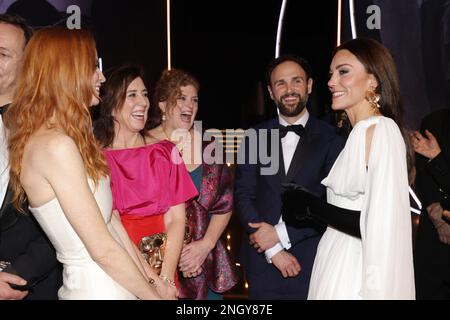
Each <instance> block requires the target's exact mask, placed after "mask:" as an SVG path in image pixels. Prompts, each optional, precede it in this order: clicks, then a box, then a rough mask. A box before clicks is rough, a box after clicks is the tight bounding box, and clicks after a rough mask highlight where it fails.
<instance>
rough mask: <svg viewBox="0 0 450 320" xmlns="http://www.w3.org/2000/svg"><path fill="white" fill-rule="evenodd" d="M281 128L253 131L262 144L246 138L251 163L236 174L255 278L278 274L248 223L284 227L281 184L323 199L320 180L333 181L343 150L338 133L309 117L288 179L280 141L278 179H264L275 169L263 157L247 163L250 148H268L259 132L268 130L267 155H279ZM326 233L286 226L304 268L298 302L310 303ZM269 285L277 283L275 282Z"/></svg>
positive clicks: (246, 259)
mask: <svg viewBox="0 0 450 320" xmlns="http://www.w3.org/2000/svg"><path fill="white" fill-rule="evenodd" d="M278 126H279V122H278V118H275V119H271V120H269V121H266V122H264V123H261V124H260V125H258V126H256V127H254V128H253V129H255V130H256V131H257V132H258V133H257V134H256V138H257V142H256V141H250V140H251V139H250V138H248V136H251V134H249V135H248V136H246V139H245V141H244V145H242V146H241V149H240V156H241V157H242V156H243V154H245V157H246V161H247V162H246V163H245V164H240V162H238V166H237V169H236V177H235V194H234V201H235V209H236V210H237V213H238V216H239V219H240V220H241V223H242V225H243V227H244V229H245V230H246V236H244V238H243V241H242V247H241V263H242V264H243V266H244V268H245V270H246V272H250V273H253V274H258V273H263V272H264V271H265V270H266V269H267V268H275V266H273V265H271V264H269V263H268V262H267V261H266V258H265V255H264V253H258V252H257V251H256V249H254V248H253V247H252V246H250V244H249V242H248V235H249V234H251V233H253V232H255V230H254V229H253V228H251V227H249V226H248V223H249V222H267V223H269V224H271V225H276V224H277V223H278V222H279V220H280V216H281V205H282V203H281V197H280V196H281V193H282V186H281V185H282V183H285V182H295V183H298V184H301V185H302V186H304V187H306V188H308V189H309V190H310V191H311V192H313V193H315V194H316V195H317V196H324V195H325V187H324V186H323V185H322V184H321V180H322V179H324V178H325V177H326V176H327V175H328V172H329V171H330V169H331V167H332V166H333V164H334V162H335V160H336V158H337V156H338V154H339V152H340V151H341V149H342V148H343V146H344V140H343V139H342V137H340V136H339V135H338V134H337V132H336V129H335V128H334V127H332V126H330V125H328V124H327V123H325V122H323V121H321V120H318V119H316V118H314V117H313V116H311V115H310V117H309V120H308V122H307V124H306V126H305V133H304V135H303V137H302V138H301V139H300V141H299V143H298V145H297V148H296V151H295V153H294V156H293V158H292V161H291V164H290V167H289V171H288V172H287V174H285V169H284V162H283V153H282V146H281V141H280V140H278V143H279V154H278V155H276V154H274V158H276V159H277V160H278V161H279V169H278V172H277V173H276V174H273V175H261V171H260V170H261V169H262V168H264V167H266V168H267V167H269V166H270V165H271V164H263V163H262V162H261V159H260V157H257V163H256V164H251V163H248V159H249V157H248V156H249V147H251V145H249V144H254V143H257V145H258V146H259V147H261V146H262V145H264V143H263V144H262V143H261V142H262V141H261V139H266V138H265V135H264V133H262V131H261V130H260V129H267V137H268V138H267V143H266V144H265V145H267V149H269V150H264V152H267V153H268V154H271V152H273V151H274V150H270V149H271V143H270V142H271V141H270V137H271V135H270V130H271V129H277V128H278ZM259 147H258V149H259ZM258 151H261V150H258ZM267 153H266V154H267ZM250 158H251V157H250ZM241 159H242V158H241ZM321 231H323V230H320V228H317V227H314V226H313V225H311V227H305V228H302V229H297V228H294V227H290V226H287V232H288V235H289V240H290V242H291V245H292V247H291V248H290V249H289V250H288V251H289V252H290V253H291V254H293V255H294V256H295V257H296V258H297V260H298V261H299V263H300V264H301V267H302V271H301V273H300V276H299V277H298V278H299V279H298V281H300V282H302V284H303V285H301V287H303V289H300V288H297V289H298V290H300V291H303V292H300V293H299V296H298V297H299V298H306V294H307V288H308V285H309V277H310V274H311V269H312V265H313V261H314V256H315V252H316V247H317V244H318V241H319V239H320V236H321ZM267 280H268V281H272V279H267Z"/></svg>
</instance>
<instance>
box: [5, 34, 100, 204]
mask: <svg viewBox="0 0 450 320" xmlns="http://www.w3.org/2000/svg"><path fill="white" fill-rule="evenodd" d="M95 72H96V48H95V41H94V38H93V36H92V35H91V33H89V32H88V31H86V30H69V29H66V28H63V27H50V28H44V29H41V30H39V31H38V32H36V34H35V35H34V36H33V37H32V38H31V40H30V42H29V43H28V45H27V47H26V49H25V52H24V58H23V67H22V70H21V72H20V74H19V75H18V82H17V83H18V84H17V88H16V92H15V95H14V97H13V103H12V104H11V106H10V107H9V109H8V111H7V112H6V114H5V117H4V121H5V126H6V128H7V130H8V150H9V161H10V179H11V186H12V189H13V192H14V198H13V203H14V205H15V206H16V207H18V208H19V207H20V205H21V204H22V203H23V201H24V200H25V198H26V196H25V192H24V189H23V188H22V185H21V183H20V175H21V172H22V158H23V154H24V148H25V146H26V144H27V142H28V141H29V139H30V137H31V136H32V135H33V134H34V133H35V132H36V131H37V130H38V129H39V128H41V127H42V126H43V125H44V126H46V127H47V128H49V129H52V128H55V129H58V130H62V131H63V132H64V133H65V134H67V135H68V136H69V137H70V138H72V139H73V141H74V142H75V143H76V145H77V147H78V150H79V151H80V154H81V156H82V159H83V162H84V166H85V168H86V172H87V175H88V176H89V177H90V178H91V179H92V180H93V181H94V182H95V183H96V184H97V183H98V181H99V179H100V178H102V177H104V176H106V175H108V172H109V171H108V167H107V165H106V161H105V159H104V158H103V155H102V153H101V150H100V147H99V145H98V143H97V142H96V140H95V138H94V135H93V133H92V121H91V117H90V114H89V107H90V104H91V101H92V97H93V96H94V95H96V92H95V90H94V88H93V84H92V79H93V75H94V73H95Z"/></svg>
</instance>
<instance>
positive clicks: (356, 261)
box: [289, 39, 415, 299]
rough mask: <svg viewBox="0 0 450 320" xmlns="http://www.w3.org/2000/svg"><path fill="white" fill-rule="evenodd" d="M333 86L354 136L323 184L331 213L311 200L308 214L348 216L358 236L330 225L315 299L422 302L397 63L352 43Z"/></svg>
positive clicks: (341, 56)
mask: <svg viewBox="0 0 450 320" xmlns="http://www.w3.org/2000/svg"><path fill="white" fill-rule="evenodd" d="M328 86H329V89H330V91H331V93H332V108H333V109H334V110H339V111H344V112H345V115H346V119H345V121H349V122H350V124H351V126H352V127H353V130H352V131H351V132H350V135H349V137H348V140H347V143H346V145H345V147H344V149H343V150H342V152H341V154H340V155H339V156H338V158H337V159H336V162H335V164H334V166H333V168H332V169H331V171H330V173H329V175H328V177H326V178H325V179H324V180H323V181H322V183H323V184H324V185H325V186H326V187H327V202H328V204H329V205H327V204H323V202H321V201H320V199H317V198H315V199H314V196H311V195H307V197H306V199H309V198H311V199H313V200H308V201H310V202H311V203H309V204H306V206H307V207H308V208H311V210H313V209H312V208H313V207H314V206H315V207H314V208H315V209H314V210H315V211H316V213H318V211H319V209H317V208H322V211H324V210H323V209H324V208H328V212H332V214H333V215H334V216H333V222H335V221H334V219H336V215H335V214H342V212H343V211H346V213H347V214H346V217H345V219H348V218H349V217H353V218H354V222H353V224H352V226H353V227H354V228H356V229H358V230H357V232H355V231H351V232H349V231H348V230H350V229H351V228H350V229H348V226H345V227H346V228H347V229H345V230H346V231H347V233H345V232H342V231H339V230H344V229H343V228H338V227H336V226H337V224H333V223H331V222H330V221H331V219H329V220H328V221H326V220H325V221H326V222H328V224H329V225H328V228H327V230H326V231H325V233H324V235H323V236H322V238H321V240H320V243H319V246H318V249H317V253H316V258H315V262H314V267H313V271H312V275H311V281H310V287H309V294H308V299H414V298H415V288H414V270H413V255H412V232H411V216H410V209H409V195H408V185H409V179H408V168H407V167H408V166H407V162H408V161H407V158H408V157H409V152H407V148H406V145H405V141H407V140H405V139H404V137H405V136H406V135H405V134H403V132H402V127H401V104H400V99H399V84H398V77H397V72H396V68H395V64H394V61H393V59H392V57H391V55H390V54H389V52H388V51H387V49H386V48H384V47H383V46H382V45H381V44H380V43H378V42H376V41H375V40H370V39H354V40H351V41H349V42H347V43H344V44H343V45H341V46H340V47H338V48H337V49H336V50H335V54H334V57H333V60H332V62H331V66H330V80H329V82H328ZM301 192H303V191H299V192H298V193H297V194H296V193H295V192H294V193H293V194H292V195H293V196H294V197H296V198H294V197H291V198H292V199H290V200H289V201H290V203H294V204H295V203H296V204H297V208H295V206H292V205H291V207H293V208H294V209H293V210H294V211H295V210H297V211H298V210H299V209H298V207H302V206H305V204H304V203H300V202H302V201H303V202H304V200H298V199H300V198H299V196H300V195H301V194H302V193H301ZM308 197H309V198H308ZM295 199H297V200H295ZM295 201H297V202H295ZM313 202H314V203H315V204H313ZM318 202H320V203H322V204H323V205H319V206H318V205H317V203H318ZM331 205H332V206H331ZM302 208H303V207H302ZM305 208H306V207H305ZM342 208H343V209H347V210H343V209H342ZM314 210H313V211H314ZM348 210H351V211H348ZM349 213H350V216H349ZM358 213H359V214H358ZM322 214H323V213H322ZM318 216H320V213H319V215H318ZM328 218H329V213H328ZM331 225H334V226H335V227H332V226H331ZM338 229H339V230H338ZM350 234H353V235H350ZM358 235H360V238H359V237H357V236H358Z"/></svg>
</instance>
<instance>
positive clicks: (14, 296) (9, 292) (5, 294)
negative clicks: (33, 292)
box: [0, 272, 28, 300]
mask: <svg viewBox="0 0 450 320" xmlns="http://www.w3.org/2000/svg"><path fill="white" fill-rule="evenodd" d="M9 284H15V285H18V286H23V285H26V284H27V282H26V281H25V280H24V279H22V278H21V277H18V276H16V275H13V274H11V273H7V272H0V300H22V299H23V298H25V297H26V296H27V294H28V291H20V290H14V289H13V288H11V287H10V285H9Z"/></svg>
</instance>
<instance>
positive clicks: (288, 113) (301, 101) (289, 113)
mask: <svg viewBox="0 0 450 320" xmlns="http://www.w3.org/2000/svg"><path fill="white" fill-rule="evenodd" d="M288 97H297V99H298V103H297V105H296V106H295V107H293V108H292V107H286V106H285V105H284V104H283V99H285V98H288ZM307 102H308V95H307V94H305V96H304V97H302V96H301V95H300V94H298V93H288V94H285V95H282V96H281V97H280V99H279V100H275V104H276V106H277V108H278V110H279V111H280V114H281V115H282V116H285V117H296V116H298V115H299V114H300V113H302V111H303V109H305V107H306V103H307Z"/></svg>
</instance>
